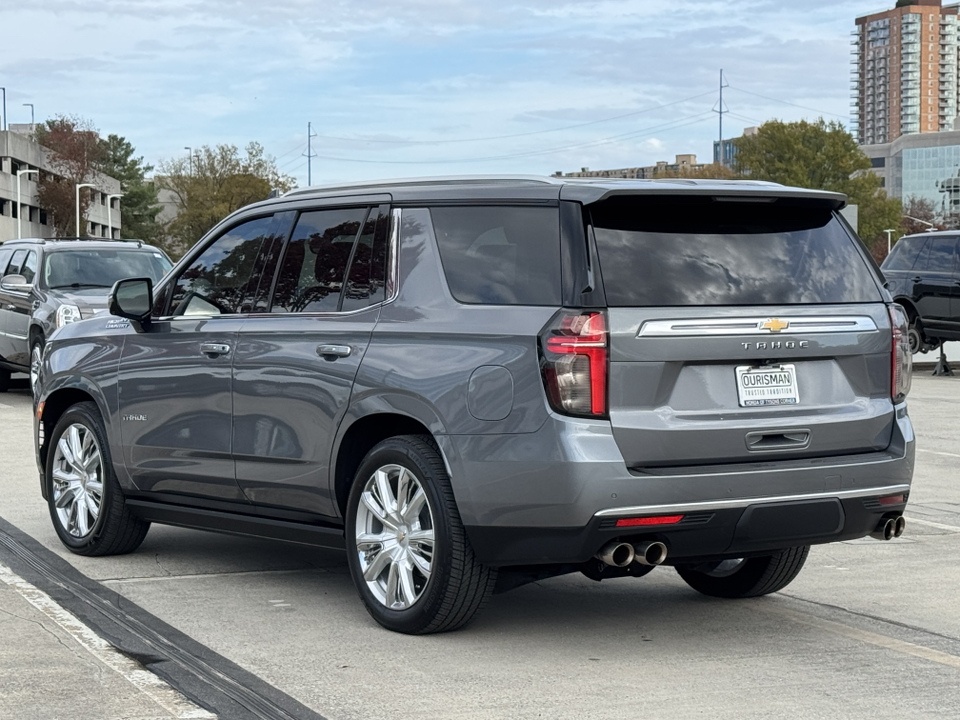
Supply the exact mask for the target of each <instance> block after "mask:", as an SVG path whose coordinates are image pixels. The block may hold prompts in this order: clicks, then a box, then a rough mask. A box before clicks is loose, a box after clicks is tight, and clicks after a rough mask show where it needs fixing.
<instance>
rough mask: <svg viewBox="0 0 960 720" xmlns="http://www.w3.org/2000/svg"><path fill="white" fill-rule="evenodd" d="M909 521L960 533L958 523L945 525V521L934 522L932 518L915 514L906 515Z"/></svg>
mask: <svg viewBox="0 0 960 720" xmlns="http://www.w3.org/2000/svg"><path fill="white" fill-rule="evenodd" d="M905 517H906V518H907V521H908V522H911V523H916V524H917V525H923V526H925V527H932V528H938V529H940V530H950V531H952V532H956V533H960V527H957V526H956V525H944V524H943V523H938V522H933V521H932V520H921V519H920V518H917V517H914V516H913V515H909V516H905Z"/></svg>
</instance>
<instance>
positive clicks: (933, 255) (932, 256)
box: [920, 236, 957, 273]
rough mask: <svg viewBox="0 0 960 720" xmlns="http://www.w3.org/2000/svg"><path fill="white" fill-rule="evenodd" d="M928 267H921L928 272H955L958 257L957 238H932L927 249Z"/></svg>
mask: <svg viewBox="0 0 960 720" xmlns="http://www.w3.org/2000/svg"><path fill="white" fill-rule="evenodd" d="M927 256H928V257H927V264H926V267H922V268H920V269H921V270H926V271H927V272H943V273H948V272H953V268H954V264H955V262H956V259H957V238H956V237H950V236H939V237H938V236H934V237H931V238H930V243H929V244H928V251H927Z"/></svg>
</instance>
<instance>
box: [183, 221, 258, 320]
mask: <svg viewBox="0 0 960 720" xmlns="http://www.w3.org/2000/svg"><path fill="white" fill-rule="evenodd" d="M275 224H276V223H275V222H274V218H273V216H272V215H271V216H268V217H262V218H257V219H255V220H249V221H247V222H245V223H241V224H240V225H236V226H234V227H232V228H230V229H229V230H227V231H226V232H225V233H224V234H223V235H221V236H220V237H218V238H217V239H216V240H214V241H213V243H211V244H210V245H208V246H207V248H206V249H205V250H204V251H203V252H202V253H201V254H200V256H199V257H197V258H195V259H194V260H193V262H191V263H190V265H189V266H188V267H187V269H186V270H184V271H183V273H181V275H180V277H179V278H177V281H176V284H175V285H174V286H173V292H172V294H171V295H172V297H171V301H170V314H171V315H230V314H234V313H238V312H243V310H242V305H243V301H244V299H245V298H249V297H250V295H251V294H252V292H255V289H256V287H257V285H258V284H259V280H260V279H259V278H258V277H255V276H254V269H255V268H254V264H255V262H256V259H257V256H258V255H259V254H260V248H261V246H262V245H263V244H264V242H266V241H268V240H271V239H272V233H273V229H274V226H275ZM250 287H253V288H254V290H253V291H252V292H251V290H250V289H249V288H250Z"/></svg>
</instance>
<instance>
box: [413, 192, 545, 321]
mask: <svg viewBox="0 0 960 720" xmlns="http://www.w3.org/2000/svg"><path fill="white" fill-rule="evenodd" d="M430 214H431V216H432V217H433V227H434V231H435V233H436V236H437V244H438V245H439V247H440V259H441V261H442V262H443V270H444V273H445V274H446V277H447V284H448V285H449V286H450V292H451V293H453V296H454V297H455V298H456V299H457V300H459V301H460V302H462V303H479V304H486V305H559V304H560V219H559V212H558V210H557V208H544V207H439V208H431V210H430Z"/></svg>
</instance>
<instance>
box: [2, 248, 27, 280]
mask: <svg viewBox="0 0 960 720" xmlns="http://www.w3.org/2000/svg"><path fill="white" fill-rule="evenodd" d="M26 256H27V251H26V250H17V251H15V252H14V253H13V258H12V259H11V260H10V264H9V265H8V266H7V272H6V274H7V275H19V274H20V266H21V265H22V264H23V259H24V258H25V257H26Z"/></svg>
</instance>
